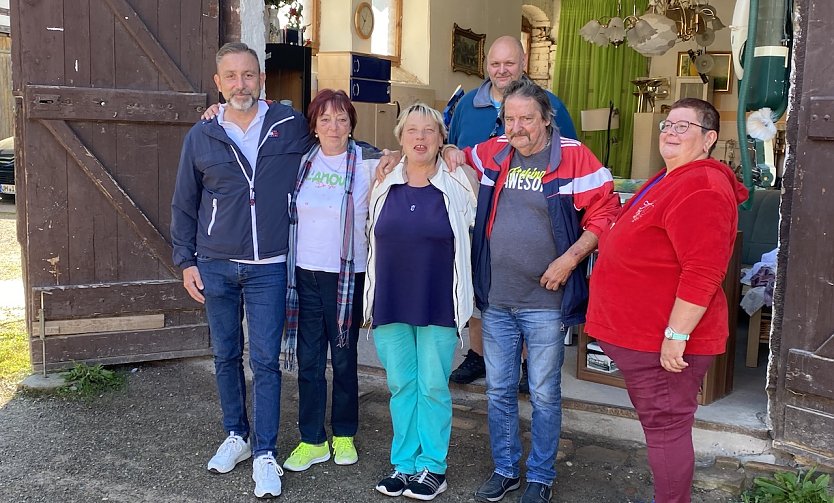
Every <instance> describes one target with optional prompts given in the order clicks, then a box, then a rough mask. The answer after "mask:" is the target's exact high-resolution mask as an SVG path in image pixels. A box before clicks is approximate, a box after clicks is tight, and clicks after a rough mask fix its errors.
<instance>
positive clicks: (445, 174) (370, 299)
mask: <svg viewBox="0 0 834 503" xmlns="http://www.w3.org/2000/svg"><path fill="white" fill-rule="evenodd" d="M404 163H405V159H403V161H401V162H400V163H399V164H398V165H397V166H396V167H395V168H394V169H393V171H392V172H391V174H389V175H388V176H387V177H385V180H384V181H383V182H382V183H377V184H376V185H375V186H374V188H373V190H372V191H371V203H370V209H369V211H368V217H369V218H368V248H369V249H368V268H367V271H366V273H365V297H364V300H365V321H366V322H371V323H372V322H373V320H372V318H373V312H374V290H375V288H376V281H375V280H376V264H375V262H376V254H375V253H374V252H375V251H376V238H375V236H374V227H375V226H376V222H377V221H378V220H379V215H380V214H381V213H382V207H383V205H384V204H385V199H386V198H387V197H388V191H389V190H390V188H391V186H393V185H401V184H404V183H406V180H405V164H404ZM429 183H431V184H432V185H434V186H435V187H437V188H438V189H439V190H440V191H441V192H442V193H443V200H444V201H445V202H446V211H447V213H448V214H449V224H450V225H451V227H452V234H453V236H454V239H455V267H454V278H453V285H454V287H453V288H454V291H453V292H452V298H453V300H454V303H455V311H454V312H455V324H456V325H457V328H458V332H460V331H461V330H463V328H464V327H465V326H466V322H467V321H469V318H470V317H471V316H472V306H473V302H474V293H473V290H472V258H471V249H472V244H471V238H470V234H469V229H470V227H472V226H473V225H474V224H475V201H476V199H475V192H474V190H473V188H472V185H471V184H470V181H469V179H468V178H467V177H466V175H465V173H464V168H458V169H456V170H455V171H454V172H450V171H449V168H448V167H447V166H446V163H444V162H443V160H442V159H438V161H437V172H436V173H435V174H434V175H432V177H431V178H430V179H429Z"/></svg>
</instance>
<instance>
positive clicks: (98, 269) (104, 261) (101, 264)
mask: <svg viewBox="0 0 834 503" xmlns="http://www.w3.org/2000/svg"><path fill="white" fill-rule="evenodd" d="M116 24H117V22H116V20H115V19H114V18H113V13H112V12H111V11H110V9H93V10H92V11H91V12H90V46H91V47H95V48H96V57H95V58H90V67H91V76H90V84H91V85H92V86H93V87H100V88H108V89H112V88H115V87H116V47H115V37H116ZM93 128H94V132H95V134H94V135H93V140H92V143H88V145H89V147H90V150H91V151H92V152H93V154H94V155H95V156H96V158H97V159H98V160H99V161H100V162H101V163H102V165H104V166H114V165H115V162H116V125H115V124H112V123H106V122H98V123H95V124H94V126H93ZM89 210H90V215H91V220H92V221H93V226H94V238H93V241H94V251H95V278H96V282H99V283H102V282H107V281H118V280H119V273H118V267H117V264H118V260H119V256H118V240H119V232H118V220H119V214H118V213H116V212H114V211H112V207H111V206H110V205H109V204H108V203H107V200H106V199H105V198H103V197H96V198H93V199H92V200H91V201H90V206H89Z"/></svg>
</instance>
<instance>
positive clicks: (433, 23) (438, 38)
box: [403, 0, 522, 103]
mask: <svg viewBox="0 0 834 503" xmlns="http://www.w3.org/2000/svg"><path fill="white" fill-rule="evenodd" d="M411 1H413V0H406V2H404V3H409V2H411ZM430 4H431V20H430V27H429V33H430V39H429V42H428V44H426V47H424V49H423V51H424V52H425V57H426V58H428V60H429V63H428V66H429V74H430V78H429V82H427V83H428V84H429V86H431V87H433V88H434V89H435V91H436V94H437V100H438V101H439V102H443V103H445V102H446V100H447V99H448V97H449V96H450V95H451V94H452V92H453V91H454V90H455V87H457V86H458V84H461V85H462V86H463V88H464V89H465V90H467V91H469V90H471V89H474V88H476V87H478V86H479V85H480V84H481V82H482V80H481V79H480V78H478V77H474V76H471V75H466V74H464V73H461V72H452V68H451V55H452V30H453V29H454V23H457V24H458V26H460V27H461V28H468V29H470V30H472V31H474V32H475V33H485V34H486V43H485V45H484V53H486V52H487V51H488V50H489V46H490V44H491V43H492V42H493V41H494V40H495V39H496V38H498V37H500V36H502V35H512V36H514V37H518V36H519V35H520V34H521V4H522V0H501V1H490V2H483V1H480V0H460V1H449V0H430ZM418 42H419V41H416V40H415V41H409V42H406V40H405V39H403V46H404V47H405V45H406V44H407V43H412V44H417V43H418Z"/></svg>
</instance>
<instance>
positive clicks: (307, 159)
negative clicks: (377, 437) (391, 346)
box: [284, 139, 356, 370]
mask: <svg viewBox="0 0 834 503" xmlns="http://www.w3.org/2000/svg"><path fill="white" fill-rule="evenodd" d="M355 148H356V144H355V143H354V142H353V140H352V139H349V140H348V146H347V152H346V154H345V155H346V158H345V159H346V161H347V163H346V169H345V194H344V196H343V197H342V210H341V218H340V223H341V227H342V244H341V250H340V252H339V257H340V262H339V282H338V292H337V296H336V306H337V326H338V330H339V335H338V337H337V339H336V346H337V347H340V348H341V347H346V346H348V345H349V344H350V338H349V337H348V331H349V330H350V326H351V323H352V322H353V320H352V314H353V291H354V284H355V275H354V265H353V233H354V229H353V220H354V218H353V179H354V174H355V171H356V152H355V151H354V149H355ZM320 150H321V145H315V146H314V147H313V148H312V149H311V150H310V152H308V153H307V155H305V156H304V158H303V159H302V160H301V166H300V168H299V170H298V178H297V179H296V181H295V188H294V189H293V192H292V197H291V198H290V208H289V216H290V234H289V253H288V254H287V312H286V317H287V318H286V330H285V331H284V368H285V369H286V370H294V369H295V363H296V346H297V343H298V290H297V289H296V278H295V262H296V255H297V252H298V250H297V249H296V248H297V244H298V207H297V205H296V202H297V200H298V193H299V191H301V186H302V185H304V180H305V179H306V178H307V175H308V174H309V173H310V168H311V167H312V166H313V159H315V157H316V155H318V153H319V151H320Z"/></svg>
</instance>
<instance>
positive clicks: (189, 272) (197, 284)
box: [182, 265, 206, 304]
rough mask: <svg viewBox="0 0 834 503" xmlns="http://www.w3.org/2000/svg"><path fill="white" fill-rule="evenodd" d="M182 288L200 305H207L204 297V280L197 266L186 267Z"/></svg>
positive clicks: (183, 271)
mask: <svg viewBox="0 0 834 503" xmlns="http://www.w3.org/2000/svg"><path fill="white" fill-rule="evenodd" d="M182 286H184V287H185V290H186V291H187V292H188V295H190V296H191V298H192V299H194V300H196V301H197V302H199V303H200V304H205V303H206V298H205V296H203V293H202V291H203V279H202V278H201V277H200V271H199V270H198V269H197V266H196V265H192V266H191V267H186V268H185V269H183V270H182Z"/></svg>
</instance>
